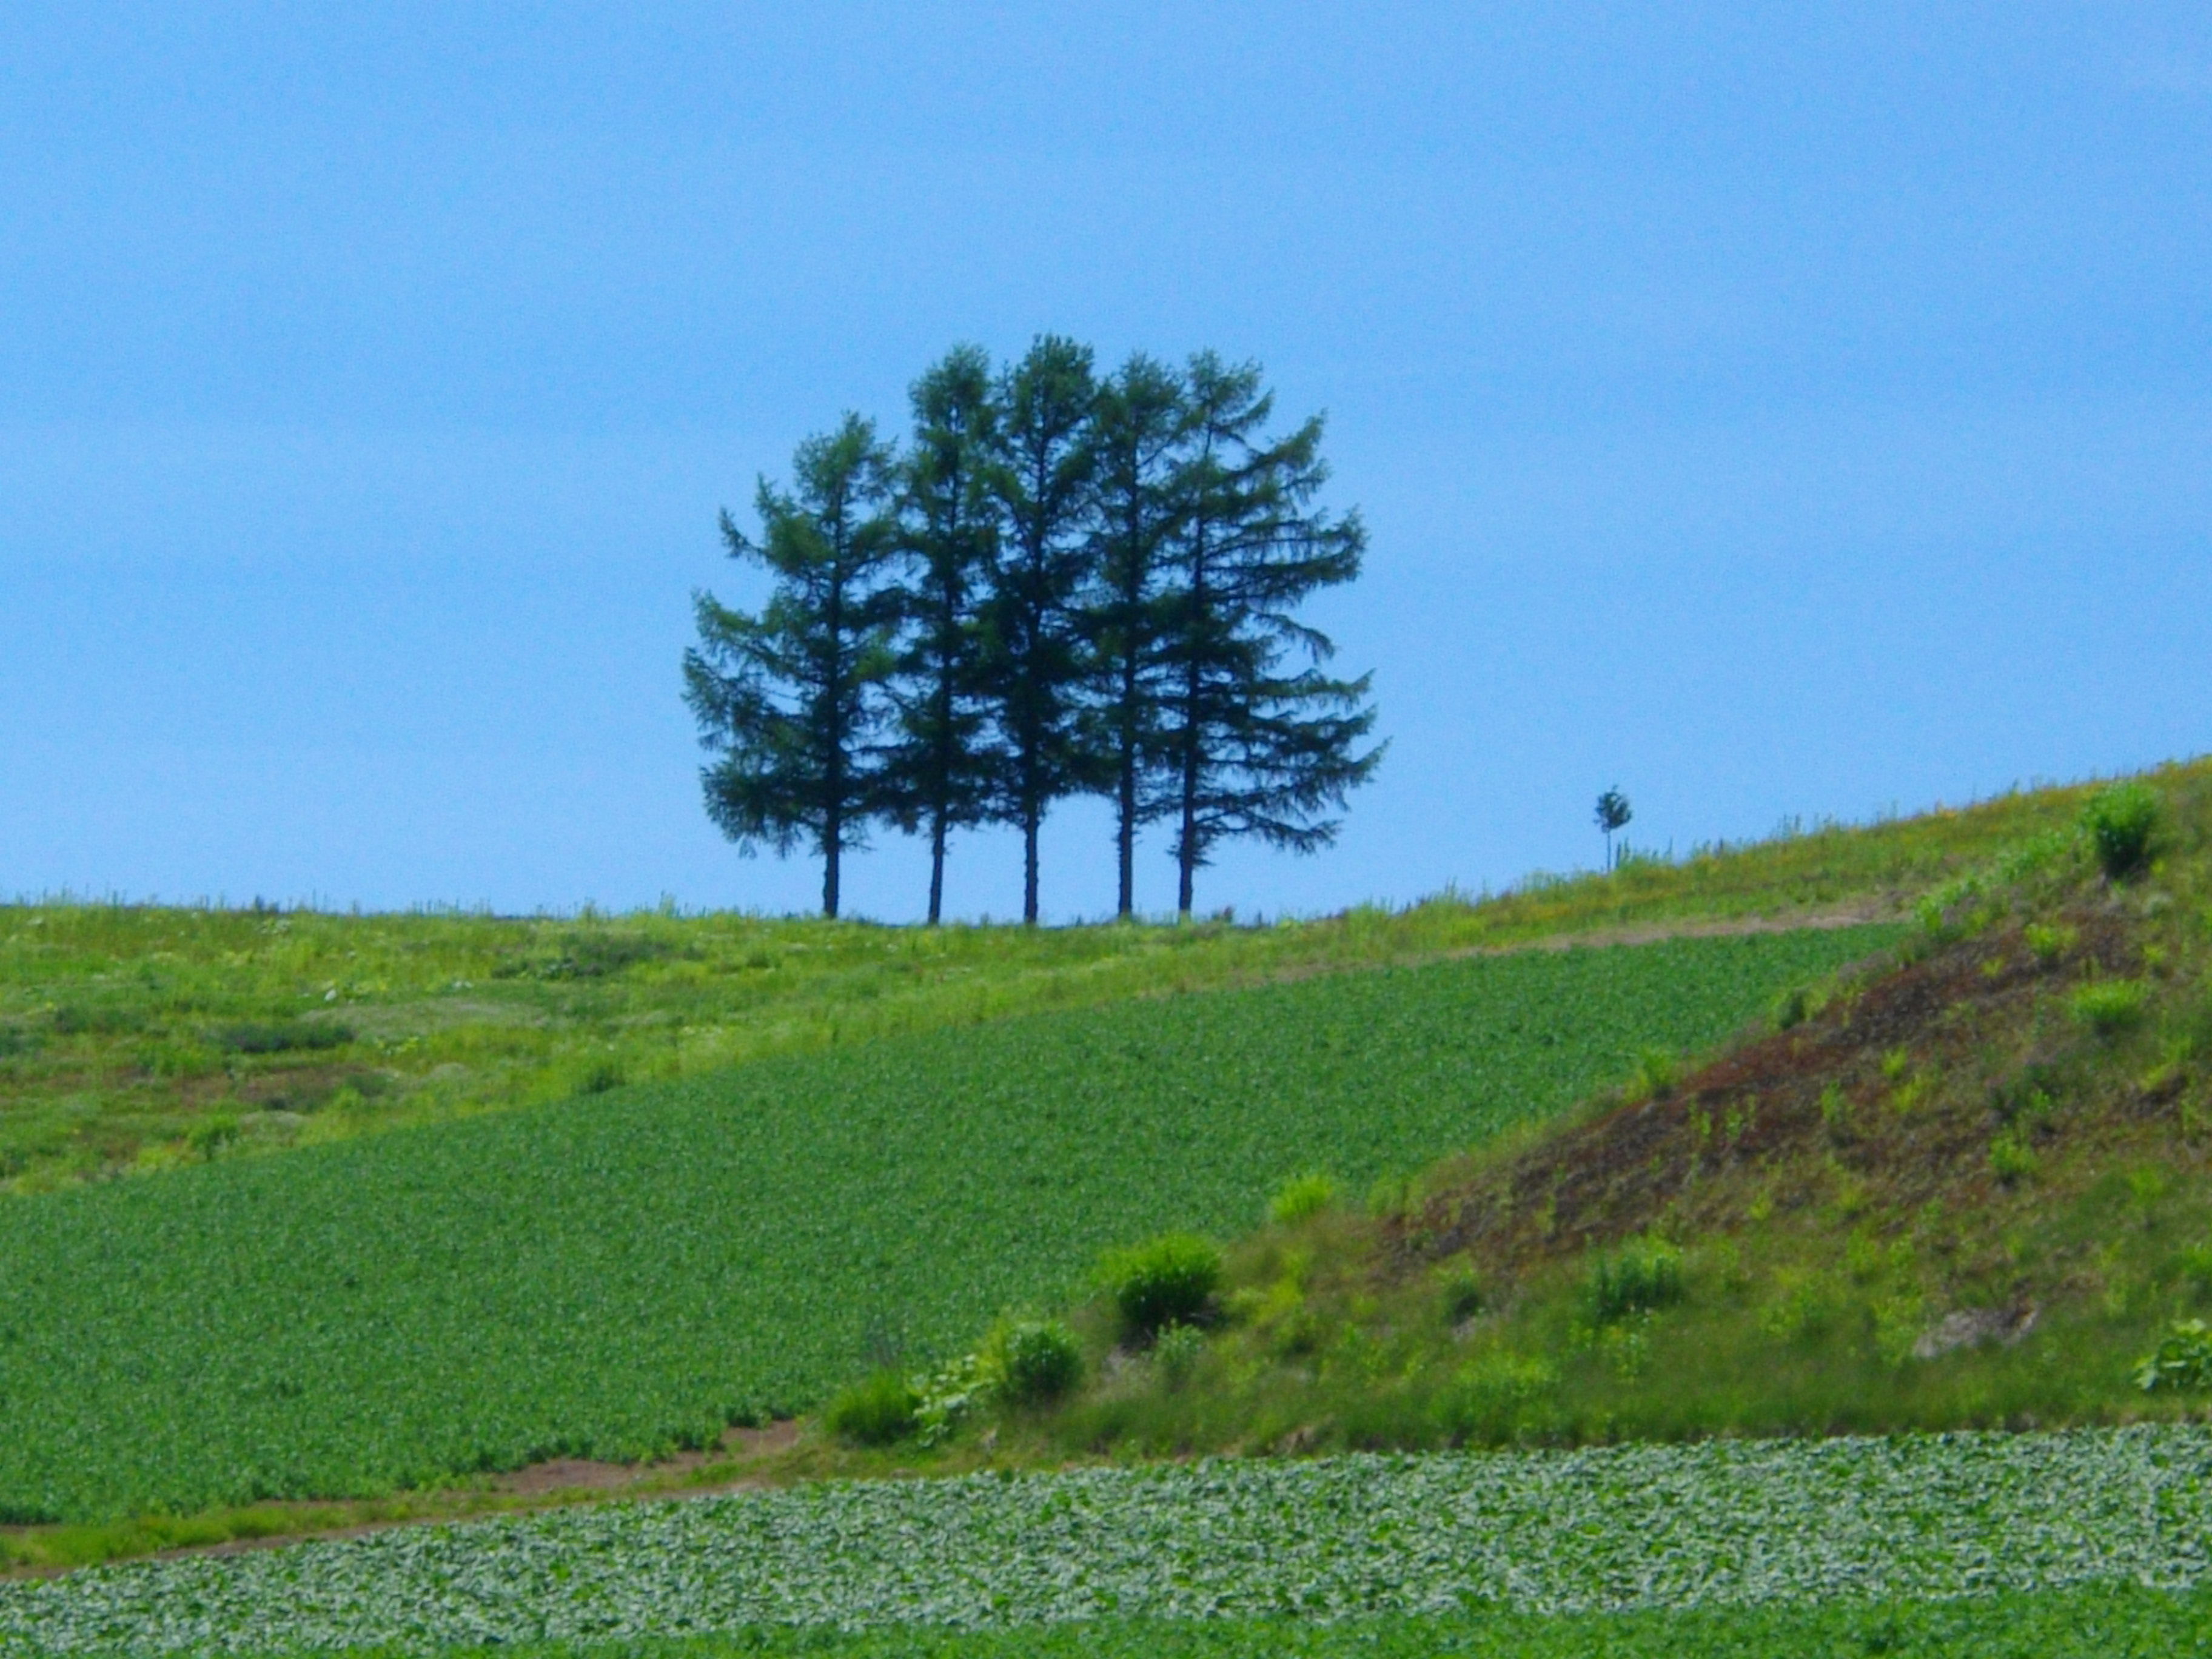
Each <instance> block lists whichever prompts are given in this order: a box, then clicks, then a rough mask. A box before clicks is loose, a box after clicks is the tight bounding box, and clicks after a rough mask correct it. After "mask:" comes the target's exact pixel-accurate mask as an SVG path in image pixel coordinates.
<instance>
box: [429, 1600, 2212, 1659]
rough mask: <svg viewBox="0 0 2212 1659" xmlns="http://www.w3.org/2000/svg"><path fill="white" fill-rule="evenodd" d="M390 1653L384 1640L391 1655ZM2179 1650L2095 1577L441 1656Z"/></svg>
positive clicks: (2189, 1612)
mask: <svg viewBox="0 0 2212 1659" xmlns="http://www.w3.org/2000/svg"><path fill="white" fill-rule="evenodd" d="M386 1652H387V1653H388V1652H389V1650H386ZM1869 1654H1882V1655H1887V1656H1890V1659H2173V1656H2180V1659H2186V1656H2190V1655H2203V1654H2212V1593H2208V1592H2207V1591H2205V1590H2203V1589H2196V1590H2188V1591H2179V1592H2177V1591H2160V1590H2147V1589H2139V1588H2136V1587H2135V1586H2131V1585H2097V1586H2094V1587H2093V1588H2089V1589H2071V1590H2041V1591H2033V1592H2028V1593H2026V1594H2019V1593H2015V1594H2010V1595H1990V1596H1976V1597H1972V1598H1970V1599H1965V1600H1959V1601H1903V1602H1875V1603H1871V1604H1869V1603H1865V1602H1859V1601H1846V1602H1840V1603H1831V1604H1828V1605H1826V1606H1820V1607H1729V1608H1725V1609H1717V1610H1711V1611H1706V1610H1695V1609H1693V1610H1690V1611H1674V1610H1654V1611H1648V1612H1642V1613H1580V1614H1562V1615H1551V1616H1546V1615H1541V1614H1539V1615H1530V1614H1523V1613H1463V1614H1456V1615H1447V1616H1444V1617H1440V1618H1426V1619H1425V1618H1382V1619H1358V1620H1346V1621H1344V1622H1341V1623H1336V1624H1320V1623H1315V1622H1311V1621H1301V1620H1291V1619H1259V1620H1242V1619H1238V1620H1212V1621H1209V1622H1205V1623H1198V1622H1185V1623H1182V1624H1168V1623H1164V1622H1159V1621H1152V1622H1149V1623H1129V1622H1126V1621H1123V1620H1100V1621H1097V1622H1095V1623H1088V1624H1080V1625H1056V1626H1047V1627H1045V1628H1044V1629H1042V1630H1023V1631H957V1632H956V1631H918V1630H913V1629H906V1630H894V1631H868V1632H857V1633H854V1634H850V1635H848V1634H843V1633H841V1632H831V1631H823V1630H815V1629H804V1628H802V1629H792V1628H790V1627H787V1626H786V1627H766V1628H762V1629H758V1630H751V1631H746V1632H742V1633H738V1634H735V1635H732V1636H727V1637H721V1638H704V1639H701V1640H696V1641H652V1642H642V1643H636V1644H631V1643H623V1644H619V1645H618V1646H614V1647H609V1646H604V1645H600V1644H570V1643H565V1642H564V1643H560V1644H544V1645H540V1644H535V1643H526V1644H521V1645H520V1646H513V1647H507V1646H502V1647H496V1648H471V1649H467V1650H458V1649H457V1650H447V1655H446V1656H445V1659H464V1656H465V1659H495V1656H496V1659H801V1656H805V1659H1866V1656H1868V1655H1869Z"/></svg>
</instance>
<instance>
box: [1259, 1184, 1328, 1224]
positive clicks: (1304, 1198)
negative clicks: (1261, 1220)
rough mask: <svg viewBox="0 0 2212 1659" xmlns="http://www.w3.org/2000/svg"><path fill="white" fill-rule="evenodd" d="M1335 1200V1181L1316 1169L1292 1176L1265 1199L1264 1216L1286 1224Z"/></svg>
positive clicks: (1316, 1212)
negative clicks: (1272, 1195) (1277, 1191)
mask: <svg viewBox="0 0 2212 1659" xmlns="http://www.w3.org/2000/svg"><path fill="white" fill-rule="evenodd" d="M1335 1203H1336V1182H1334V1181H1331V1180H1330V1179H1329V1178H1328V1176H1325V1175H1322V1173H1320V1171H1318V1170H1316V1171H1313V1172H1311V1173H1310V1174H1307V1175H1302V1176H1293V1177H1291V1180H1290V1181H1288V1182H1285V1184H1284V1186H1283V1189H1282V1190H1281V1191H1280V1192H1279V1193H1277V1194H1275V1195H1274V1197H1273V1198H1272V1199H1271V1200H1268V1203H1267V1218H1268V1219H1269V1220H1271V1221H1273V1222H1274V1223H1275V1224H1276V1225H1279V1226H1284V1227H1288V1226H1291V1225H1295V1224H1296V1223H1297V1222H1301V1221H1304V1220H1306V1219H1308V1218H1310V1217H1313V1216H1317V1215H1319V1214H1320V1213H1321V1212H1322V1211H1323V1210H1326V1209H1328V1208H1331V1207H1332V1206H1334V1204H1335Z"/></svg>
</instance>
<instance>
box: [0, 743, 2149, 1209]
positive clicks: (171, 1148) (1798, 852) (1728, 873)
mask: <svg viewBox="0 0 2212 1659" xmlns="http://www.w3.org/2000/svg"><path fill="white" fill-rule="evenodd" d="M2184 770H2187V769H2184ZM2086 793H2087V792H2086V789H2085V788H2082V787H2072V788H2063V789H2053V790H2040V791H2036V792H2033V793H2022V794H2014V795H2008V796H2005V797H2003V798H2002V799H1996V800H1993V801H1990V802H1986V803H1984V804H1982V805H1978V806H1974V807H1971V808H1968V809H1966V810H1963V811H1936V812H1935V813H1933V814H1930V815H1927V816H1924V817H1915V818H1909V819H1896V820H1892V821H1888V822H1885V823H1876V824H1873V825H1869V826H1865V827H1860V828H1849V827H1844V826H1838V825H1833V824H1830V825H1824V826H1822V827H1820V828H1818V829H1814V830H1811V831H1802V830H1800V829H1796V828H1795V827H1790V826H1785V829H1784V832H1783V833H1780V834H1778V836H1776V837H1774V838H1773V839H1771V840H1768V841H1765V842H1756V843H1751V844H1747V845H1739V846H1733V847H1730V846H1725V845H1715V846H1711V847H1705V848H1697V849H1694V850H1693V851H1692V853H1691V854H1689V855H1687V856H1686V857H1685V858H1684V859H1682V860H1679V861H1669V860H1632V861H1631V862H1629V863H1628V864H1626V865H1625V866H1622V867H1621V868H1620V869H1619V870H1617V871H1614V872H1611V873H1609V874H1602V875H1583V876H1575V877H1566V878H1553V877H1547V876H1536V877H1532V878H1529V879H1528V881H1526V882H1523V883H1522V884H1520V885H1519V886H1518V887H1517V888H1516V889H1515V890H1513V891H1511V892H1510V893H1507V894H1504V895H1500V896H1495V897H1491V896H1485V897H1483V898H1480V899H1479V900H1475V899H1469V898H1467V897H1465V896H1460V895H1456V894H1451V893H1447V894H1445V895H1443V896H1440V897H1437V898H1435V899H1432V900H1430V901H1428V902H1425V903H1421V904H1418V905H1414V906H1413V907H1411V908H1406V909H1395V910H1394V909H1385V908H1371V907H1370V908H1358V909H1354V910H1352V911H1350V912H1347V913H1346V914H1345V915H1340V916H1334V917H1330V918H1327V919H1323V920H1320V921H1290V922H1284V923H1281V924H1279V925H1274V926H1240V925H1232V924H1231V923H1228V922H1225V921H1212V922H1208V923H1205V924H1202V925H1200V926H1196V927H1173V926H1153V925H1140V926H1111V925H1109V926H1103V927H1066V928H1053V929H1033V928H1030V929H1025V928H1021V927H988V926H981V927H945V928H939V929H921V928H905V927H875V926H870V925H867V924H865V923H854V922H844V923H827V922H822V921H776V920H771V919H767V918H762V917H757V916H745V915H696V916H685V915H676V914H674V913H673V912H656V913H643V914H638V915H619V916H608V915H598V914H595V913H592V912H590V911H586V912H585V913H584V914H582V915H577V916H574V917H566V918H562V917H539V918H531V919H514V918H502V917H495V916H489V915H465V914H457V913H427V914H419V915H366V916H362V915H330V914H323V913H317V912H313V911H305V910H288V911H281V912H280V911H271V910H266V909H261V908H255V909H250V910H244V909H220V908H157V907H150V906H147V907H141V906H126V905H112V904H76V903H41V904H17V905H12V906H0V1183H4V1184H5V1185H6V1186H8V1187H10V1188H14V1189H15V1190H16V1191H18V1192H27V1191H39V1190H44V1189H46V1188H51V1187H53V1186H55V1185H58V1184H64V1183H67V1182H73V1181H76V1180H81V1179H83V1178H86V1177H88V1176H100V1175H106V1174H113V1173H118V1172H123V1171H139V1170H165V1169H169V1168H173V1167H175V1166H177V1165H179V1164H196V1163H200V1162H204V1161H207V1160H208V1159H210V1158H230V1157H235V1156H238V1155H240V1154H241V1153H249V1152H257V1151H265V1150H273V1149H281V1148H283V1147H288V1146H297V1145H303V1144H312V1143H315V1142H319V1141H323V1140H328V1139H341V1138H345V1137H348V1136H351V1135H354V1134H356V1133H361V1132H362V1131H364V1130H368V1129H374V1128H379V1127H392V1126H396V1125H402V1124H411V1123H419V1122H423V1121H435V1120H440V1119H444V1118H448V1117H453V1116H458V1115H470V1114H474V1113H479V1112H483V1111H489V1110H495V1109H505V1108H511V1107H517V1106H528V1105H533V1104H540V1103H546V1102H549V1101H553V1100H557V1099H562V1098H565V1097H571V1096H574V1095H576V1094H579V1093H590V1092H593V1091H604V1090H607V1089H610V1088H612V1087H615V1086H617V1085H621V1084H623V1083H625V1082H641V1081H648V1080H659V1081H665V1080H671V1079H678V1078H683V1077H690V1076H696V1075H699V1074H701V1073H708V1072H712V1071H715V1070H718V1069H720V1068H723V1067H726V1066H730V1065H732V1064H736V1063H739V1062H743V1061H747V1060H753V1059H757V1058H760V1057H762V1056H765V1055H773V1054H791V1053H797V1052H808V1051H813V1050H817V1049H821V1048H829V1047H835V1046H843V1045H849V1044H852V1043H854V1042H863V1041H867V1040H871V1039H873V1038H875V1037H878V1036H896V1035H901V1034H907V1033H913V1032H918V1031H924V1030H936V1029H941V1028H945V1027H948V1026H966V1025H971V1024H976V1023H979V1022H984V1021H989V1020H994V1019H998V1018H1005V1017H1007V1016H1010V1015H1016V1014H1021V1013H1024V1012H1040V1011H1046V1010H1054V1009H1064V1008H1079V1007H1091V1006H1101V1005H1103V1004H1107V1003H1110V1002H1114V1001H1117V1000H1126V999H1127V998H1129V997H1132V996H1137V995H1143V994H1156V993H1160V992H1170V991H1188V990H1199V989H1208V988H1217V987H1225V986H1235V985H1249V984H1253V983H1258V982H1262V981H1270V980H1274V979H1279V978H1283V977H1285V976H1294V975H1301V974H1307V973H1311V972H1316V971H1320V970H1325V969H1342V968H1352V967H1375V966H1381V965H1384V964H1389V963H1400V964H1403V963H1413V962H1418V961H1422V960H1426V959H1429V958H1431V957H1437V956H1439V955H1444V954H1449V953H1450V952H1453V951H1467V950H1473V949H1479V948H1483V947H1487V946H1498V945H1514V944H1519V943H1524V942H1527V941H1528V940H1531V939H1540V938H1546V937H1550V936H1554V935H1559V934H1565V933H1588V932H1590V931H1593V930H1598V929H1604V928H1616V927H1626V928H1636V927H1657V926H1664V925H1668V924H1670V923H1680V922H1684V921H1704V922H1711V921H1728V920H1731V919H1741V918H1745V917H1750V916H1769V917H1781V918H1787V917H1789V916H1791V915H1801V914H1803V913H1806V912H1808V911H1811V910H1817V909H1820V908H1825V907H1832V906H1835V905H1838V904H1843V903H1853V904H1861V905H1867V906H1872V907H1875V908H1885V907H1898V906H1901V905H1902V904H1903V903H1904V902H1906V901H1909V900H1910V899H1911V897H1913V896H1917V894H1919V893H1920V892H1921V891H1923V890H1925V889H1926V888H1928V887H1929V886H1930V885H1933V884H1936V883H1937V882H1939V881H1941V880H1942V879H1944V878H1947V877H1948V876H1949V875H1952V874H1954V873H1955V872H1958V871H1959V870H1960V869H1962V868H1964V867H1966V866H1968V865H1970V864H1972V863H1973V862H1974V861H1976V860H1979V859H1982V858H1984V857H1985V856H1986V855H1987V854H1989V853H1990V851H1991V850H1992V849H1994V848H1996V847H1999V846H2001V845H2004V844H2008V843H2010V842H2017V841H2019V840H2021V838H2023V837H2025V836H2032V835H2033V834H2036V833H2038V832H2039V831H2042V830H2045V829H2049V828H2051V827H2052V826H2054V825H2057V824H2062V823H2069V822H2070V821H2071V820H2072V818H2073V817H2074V815H2075V813H2076V812H2077V811H2079V808H2080V805H2081V799H2083V797H2084V795H2085V794H2086Z"/></svg>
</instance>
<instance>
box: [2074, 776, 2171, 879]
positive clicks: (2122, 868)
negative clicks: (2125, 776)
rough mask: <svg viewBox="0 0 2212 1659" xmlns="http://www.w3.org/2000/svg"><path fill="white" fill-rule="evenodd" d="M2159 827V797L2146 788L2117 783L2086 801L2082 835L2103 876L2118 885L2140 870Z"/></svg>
mask: <svg viewBox="0 0 2212 1659" xmlns="http://www.w3.org/2000/svg"><path fill="white" fill-rule="evenodd" d="M2157 827H2158V795H2157V793H2155V792H2154V791H2153V790H2152V789H2151V788H2150V787H2149V786H2148V785H2147V784H2142V783H2132V782H2130V783H2116V784H2113V785H2112V786H2111V787H2108V788H2104V789H2100V790H2099V791H2098V792H2097V793H2095V794H2093V795H2092V796H2090V797H2089V802H2088V805H2086V806H2084V807H2083V808H2082V809H2081V829H2082V832H2083V833H2084V834H2085V835H2087V836H2088V837H2089V845H2090V846H2091V848H2093V849H2094V850H2095V852H2096V854H2097V862H2098V863H2099V864H2100V865H2101V866H2103V867H2104V871H2105V873H2106V875H2107V876H2109V877H2111V878H2112V879H2113V880H2115V881H2118V880H2119V879H2120V878H2122V877H2124V876H2127V875H2130V874H2132V873H2133V872H2135V871H2136V869H2137V868H2139V867H2140V866H2142V861H2143V860H2144V859H2145V857H2147V856H2148V854H2149V852H2150V837H2151V832H2152V831H2153V830H2154V829H2156V828H2157Z"/></svg>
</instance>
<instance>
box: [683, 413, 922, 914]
mask: <svg viewBox="0 0 2212 1659" xmlns="http://www.w3.org/2000/svg"><path fill="white" fill-rule="evenodd" d="M890 476H891V460H890V454H889V453H888V452H887V451H886V450H885V449H884V447H883V446H882V445H881V444H879V443H878V442H877V441H876V432H875V428H874V426H873V425H872V423H871V422H867V421H865V420H863V419H861V418H860V416H857V415H848V416H846V417H845V419H844V422H843V423H842V425H840V426H839V427H838V428H837V429H836V431H835V432H832V433H829V434H828V435H824V436H821V437H817V438H810V439H808V440H807V441H805V443H802V444H801V445H799V450H798V453H796V455H794V457H793V462H792V488H791V489H789V490H788V491H785V490H781V489H776V488H775V487H774V486H773V485H771V484H770V483H769V482H768V480H767V479H765V478H763V479H762V480H761V482H760V486H759V489H758V490H757V493H756V495H755V507H756V510H757V512H758V513H759V515H760V521H761V538H760V540H758V541H757V542H756V541H753V540H752V539H751V538H749V537H747V536H746V535H745V534H744V532H743V531H741V530H739V529H738V526H737V523H736V521H735V520H732V518H731V517H730V515H729V513H727V512H726V511H725V512H724V513H723V514H722V539H723V541H724V542H725V543H726V544H727V545H728V548H729V553H730V556H731V557H732V558H733V559H737V560H738V561H740V562H748V563H755V564H759V565H761V566H763V567H765V568H767V570H768V571H769V573H770V574H771V575H772V576H773V578H774V586H773V587H772V589H771V591H770V592H769V600H768V603H767V605H765V606H763V608H762V610H761V611H759V613H758V614H757V615H756V614H751V613H749V612H746V611H733V610H731V609H730V608H729V607H727V606H726V605H721V604H720V603H719V602H717V601H716V599H714V595H713V594H711V593H706V592H702V593H699V594H696V595H695V596H694V599H693V608H694V611H695V614H696V618H697V622H698V628H699V642H698V644H697V645H696V646H695V647H692V648H691V649H690V650H688V651H686V652H685V653H684V701H685V702H688V703H690V706H691V711H692V713H693V714H695V715H696V717H697V719H698V721H699V735H700V741H701V743H702V744H703V746H704V747H705V748H706V749H707V750H708V751H709V752H710V753H712V754H713V755H714V756H715V757H716V758H715V759H714V762H713V763H711V764H710V765H708V766H707V767H705V768H704V769H702V771H701V772H700V783H701V785H702V788H703V790H704V792H705V794H706V801H707V814H708V817H711V818H713V819H714V822H715V823H716V824H717V825H719V826H720V829H721V830H722V833H723V834H724V835H726V836H728V837H729V838H730V839H731V840H732V841H734V842H737V844H738V849H739V850H740V851H741V852H744V853H748V854H750V853H751V852H753V851H755V850H756V849H757V848H760V847H763V846H764V847H769V848H773V849H774V850H775V853H776V854H778V855H779V856H782V855H784V854H788V853H790V852H791V851H792V849H793V848H795V847H798V846H799V845H800V844H801V843H808V844H811V846H812V848H814V850H815V851H816V852H817V853H819V854H821V856H822V860H823V871H822V913H823V915H827V916H834V915H836V914H837V904H838V875H839V862H840V860H841V859H842V855H843V854H844V853H845V852H846V851H847V850H848V849H850V848H859V847H862V846H865V845H866V831H867V825H868V820H869V819H870V817H872V816H873V815H874V814H875V812H876V811H877V810H878V805H879V797H878V785H879V768H878V764H877V761H876V757H875V756H874V753H873V738H874V735H875V732H876V728H877V726H878V725H879V723H880V721H881V720H882V709H881V707H880V702H879V698H880V696H881V687H882V685H883V684H884V679H885V678H886V677H887V676H888V675H889V674H890V671H891V668H892V664H893V658H892V634H893V628H894V623H895V616H896V612H895V608H894V606H893V605H892V604H891V602H890V595H889V593H888V592H886V590H885V588H884V574H885V568H886V566H887V564H888V562H889V561H890V559H891V557H892V556H893V555H894V553H895V552H896V546H897V527H896V524H895V523H894V522H893V520H892V518H891V516H890V511H889V507H890Z"/></svg>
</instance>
